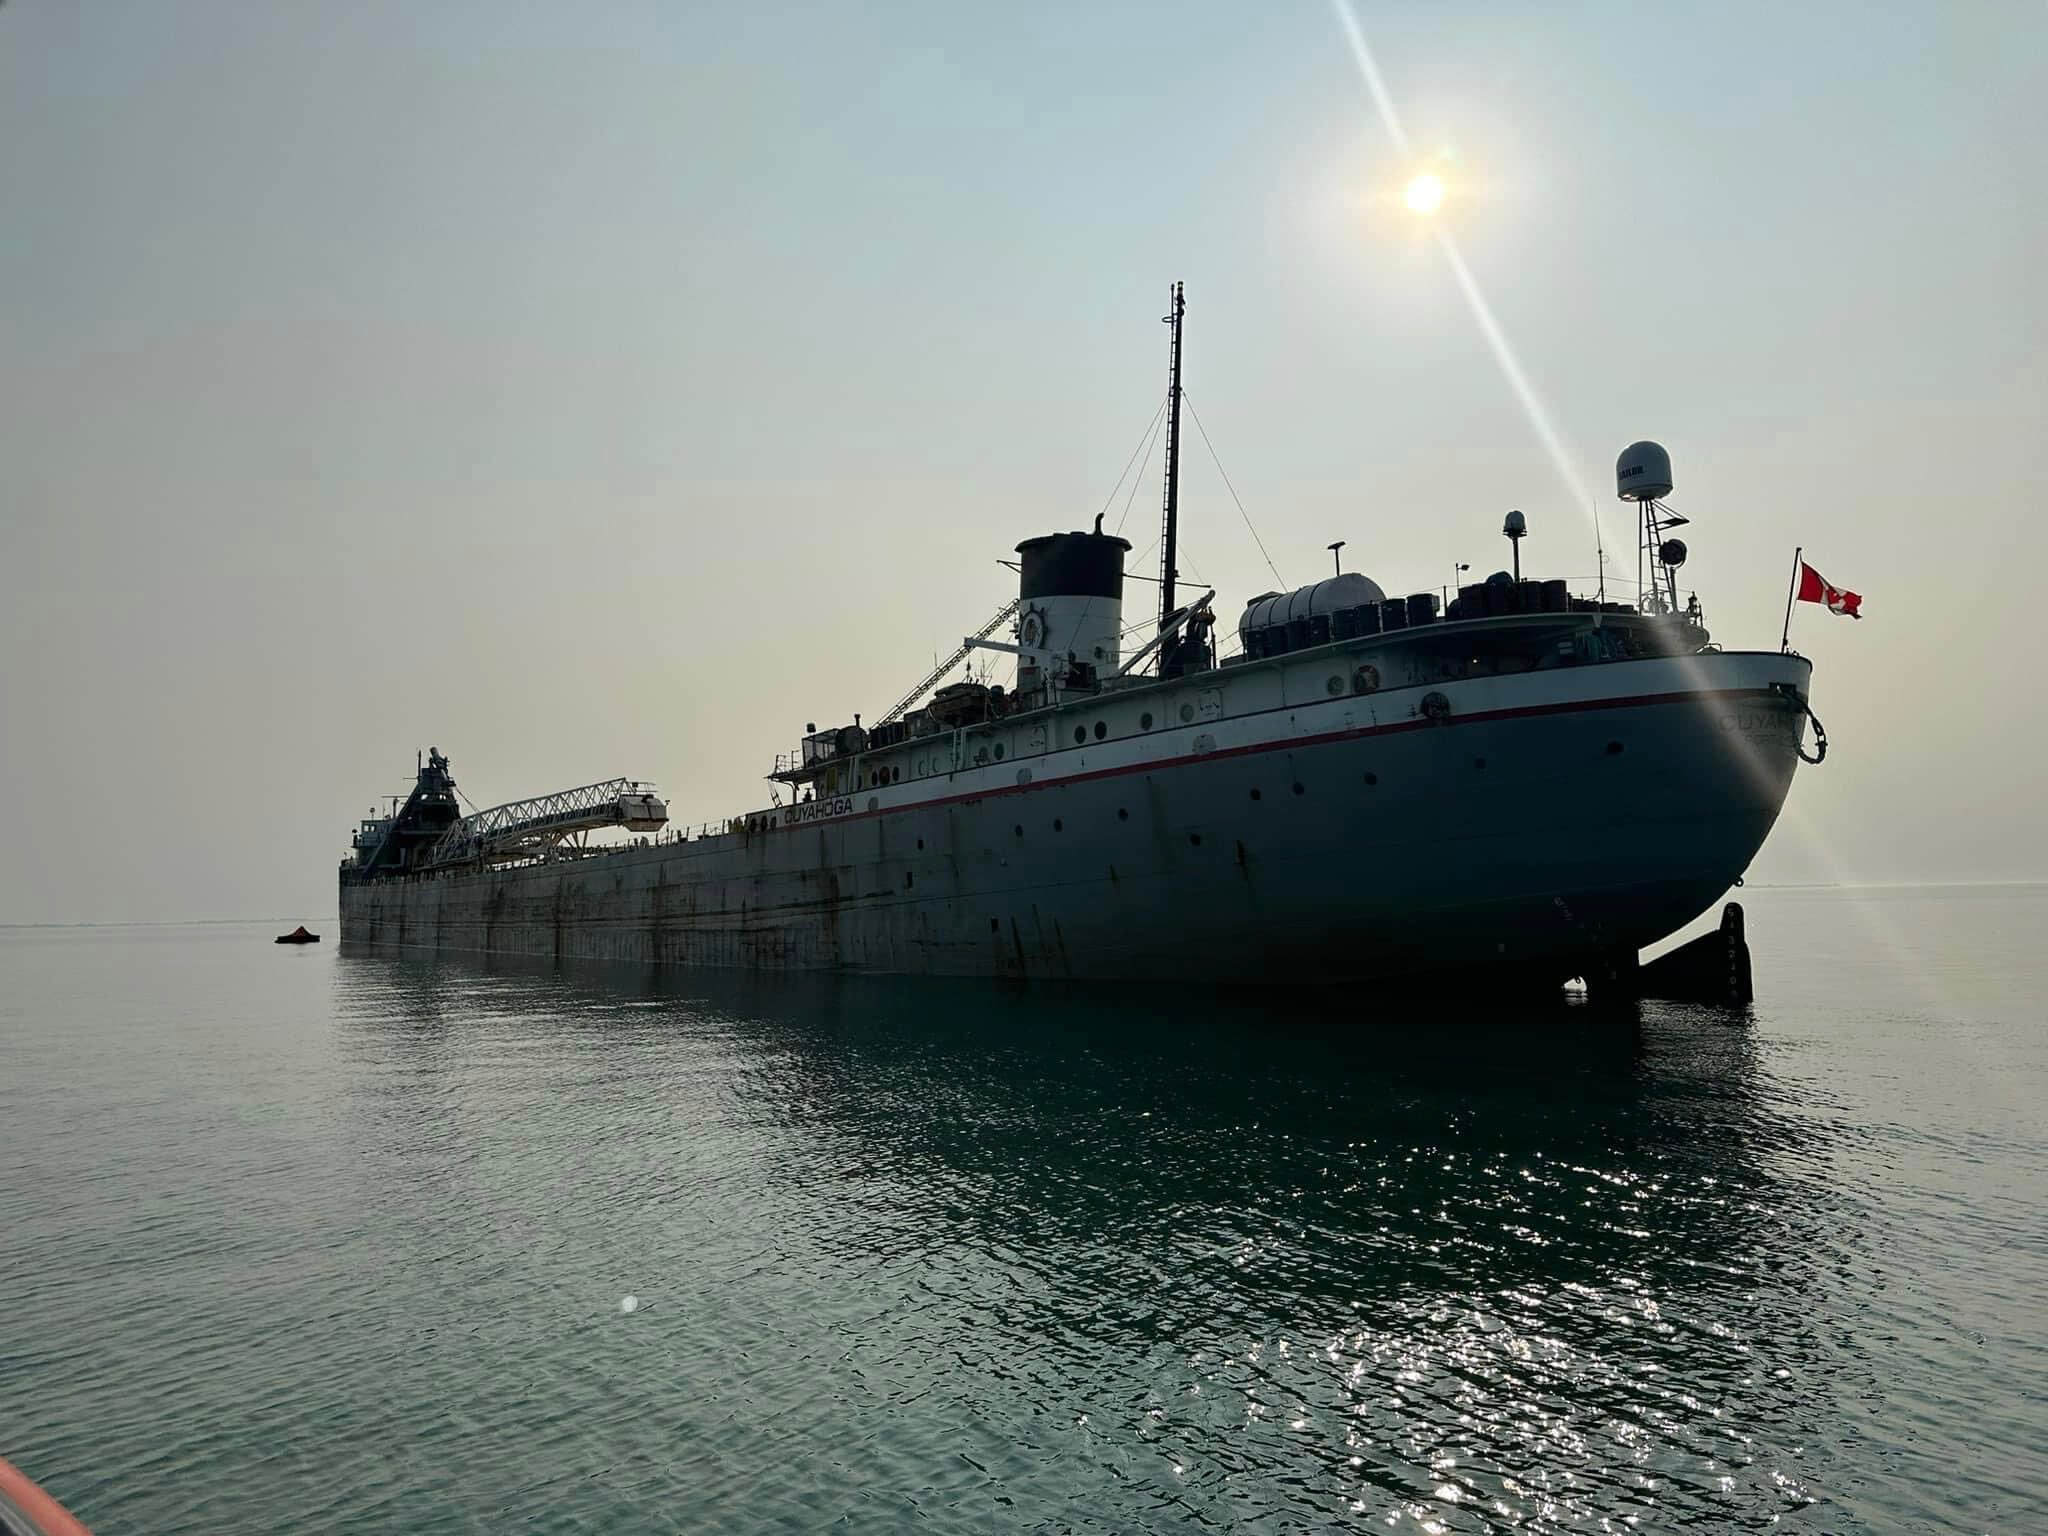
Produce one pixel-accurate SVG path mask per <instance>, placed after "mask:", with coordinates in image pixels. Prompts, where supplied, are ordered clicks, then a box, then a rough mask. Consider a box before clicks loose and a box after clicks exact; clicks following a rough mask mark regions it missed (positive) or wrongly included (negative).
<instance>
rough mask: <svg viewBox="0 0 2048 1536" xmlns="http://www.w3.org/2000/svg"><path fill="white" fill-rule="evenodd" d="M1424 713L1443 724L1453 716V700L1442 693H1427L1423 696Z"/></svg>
mask: <svg viewBox="0 0 2048 1536" xmlns="http://www.w3.org/2000/svg"><path fill="white" fill-rule="evenodd" d="M1422 713H1423V714H1424V715H1425V716H1426V717H1427V718H1429V719H1431V720H1434V721H1435V722H1436V723H1437V724H1438V725H1441V724H1443V723H1444V721H1446V720H1448V719H1450V718H1451V701H1450V700H1449V699H1447V698H1445V697H1444V696H1443V695H1442V694H1440V693H1435V692H1431V693H1425V694H1424V695H1423V696H1422Z"/></svg>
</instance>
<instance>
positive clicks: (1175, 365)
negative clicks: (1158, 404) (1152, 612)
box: [1159, 283, 1187, 630]
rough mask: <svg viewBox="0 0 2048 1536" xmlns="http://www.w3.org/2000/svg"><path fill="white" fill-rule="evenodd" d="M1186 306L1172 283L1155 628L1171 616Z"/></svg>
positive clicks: (1176, 573)
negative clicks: (1163, 512) (1182, 324)
mask: <svg viewBox="0 0 2048 1536" xmlns="http://www.w3.org/2000/svg"><path fill="white" fill-rule="evenodd" d="M1186 308H1187V305H1186V304H1185V303H1184V302H1183V301H1182V299H1181V285H1180V284H1179V283H1175V284H1174V285H1173V313H1171V314H1169V315H1167V316H1165V317H1164V319H1165V321H1166V323H1167V324H1168V325H1170V326H1172V327H1173V354H1172V360H1171V362H1170V364H1169V366H1168V368H1167V375H1166V527H1165V528H1164V529H1163V530H1161V532H1160V535H1159V627H1160V628H1161V629H1162V630H1163V629H1165V628H1166V621H1167V620H1168V619H1170V618H1172V617H1173V578H1174V577H1176V576H1178V575H1179V574H1180V572H1178V571H1177V570H1175V569H1174V565H1173V561H1174V553H1175V546H1176V544H1178V542H1179V532H1180V529H1179V523H1180V320H1181V314H1182V312H1183V311H1184V310H1186Z"/></svg>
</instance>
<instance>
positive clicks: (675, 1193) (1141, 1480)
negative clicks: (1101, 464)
mask: <svg viewBox="0 0 2048 1536" xmlns="http://www.w3.org/2000/svg"><path fill="white" fill-rule="evenodd" d="M339 976H340V978H341V979H340V982H339V985H340V987H341V989H342V996H341V998H340V1017H341V1021H342V1048H343V1050H344V1052H345V1053H347V1054H348V1055H349V1056H350V1057H352V1058H353V1061H352V1062H351V1063H350V1065H351V1066H352V1067H354V1068H357V1069H358V1070H352V1071H350V1072H348V1073H347V1074H346V1075H347V1077H348V1079H349V1081H350V1082H351V1083H353V1084H355V1085H357V1086H356V1088H355V1089H354V1090H353V1091H352V1094H351V1096H350V1098H349V1099H348V1100H347V1101H346V1102H344V1103H342V1104H341V1105H339V1106H338V1107H337V1113H340V1114H342V1115H344V1116H347V1117H349V1118H351V1119H352V1120H354V1121H355V1122H357V1123H356V1125H355V1126H354V1127H353V1134H355V1135H356V1136H358V1137H359V1138H360V1140H361V1142H362V1144H363V1145H364V1147H365V1148H366V1149H368V1152H369V1164H370V1166H371V1167H372V1168H373V1169H378V1170H381V1173H382V1174H383V1175H388V1177H385V1178H382V1179H381V1183H382V1185H383V1186H384V1187H383V1189H382V1192H381V1195H380V1198H383V1199H386V1200H390V1201H393V1202H394V1203H395V1204H396V1205H397V1207H398V1209H397V1211H396V1212H395V1213H394V1215H395V1218H396V1219H395V1220H394V1222H393V1230H394V1231H396V1232H399V1233H403V1234H405V1235H406V1236H405V1243H406V1244H407V1245H408V1246H409V1247H410V1248H411V1249H412V1251H409V1252H396V1253H393V1254H392V1255H391V1274H392V1276H393V1280H394V1283H405V1282H403V1281H402V1280H401V1277H404V1276H407V1275H418V1274H420V1273H427V1272H431V1273H434V1274H436V1275H437V1276H438V1277H439V1280H440V1283H443V1284H446V1285H448V1286H451V1287H459V1288H460V1290H461V1292H462V1298H463V1299H462V1302H461V1305H460V1308H459V1320H458V1318H457V1317H455V1316H451V1317H450V1319H449V1321H450V1324H451V1330H452V1331H451V1332H450V1334H449V1335H448V1336H447V1337H445V1338H441V1339H439V1340H437V1341H436V1340H432V1339H431V1338H430V1341H429V1343H428V1344H427V1346H426V1353H427V1356H428V1358H425V1359H417V1358H416V1359H413V1360H409V1361H404V1362H394V1364H393V1369H395V1370H397V1371H398V1372H399V1373H400V1374H401V1375H402V1376H417V1377H418V1379H417V1380H415V1381H412V1382H411V1383H410V1389H411V1390H412V1391H413V1392H414V1393H416V1399H415V1401H414V1402H413V1405H412V1409H409V1408H408V1402H407V1386H406V1385H404V1384H401V1385H399V1386H397V1387H396V1388H395V1389H394V1396H393V1402H392V1406H393V1409H394V1410H395V1411H399V1412H406V1411H413V1410H417V1411H420V1412H422V1413H427V1414H431V1412H432V1404H433V1400H434V1392H435V1381H436V1378H437V1376H438V1372H437V1371H436V1370H435V1368H434V1361H433V1359H432V1356H434V1355H435V1354H436V1353H437V1352H439V1351H441V1350H457V1351H460V1352H465V1353H468V1354H472V1355H473V1354H474V1352H476V1351H482V1352H483V1353H484V1354H486V1355H495V1356H496V1357H498V1358H497V1364H496V1366H495V1367H494V1371H493V1374H494V1375H495V1376H497V1377H499V1378H501V1379H502V1381H503V1383H504V1385H503V1386H502V1387H501V1388H498V1389H494V1390H493V1391H491V1392H490V1393H488V1394H486V1397H487V1402H485V1403H483V1404H481V1405H480V1406H479V1410H478V1411H479V1413H481V1414H482V1415H483V1422H484V1423H486V1424H488V1426H489V1431H488V1435H487V1436H483V1437H482V1438H485V1439H487V1440H488V1442H489V1444H491V1445H495V1446H498V1447H500V1448H502V1449H503V1452H504V1455H505V1457H506V1458H508V1463H507V1465H509V1462H511V1461H516V1462H517V1463H518V1465H519V1469H520V1471H519V1477H520V1485H521V1486H532V1485H534V1484H535V1483H536V1482H537V1481H538V1480H541V1479H543V1478H560V1479H562V1480H563V1485H573V1486H574V1489H575V1492H574V1495H573V1497H574V1498H575V1499H577V1500H585V1501H589V1504H588V1507H589V1511H590V1513H591V1514H592V1515H593V1516H602V1517H603V1518H608V1519H611V1520H613V1521H617V1520H621V1519H631V1518H637V1515H636V1512H637V1514H638V1515H646V1514H649V1513H651V1512H652V1511H655V1510H668V1511H686V1512H688V1515H689V1523H690V1524H691V1525H693V1526H695V1527H698V1528H714V1527H719V1528H727V1529H736V1530H750V1529H758V1528H765V1527H768V1526H771V1525H778V1524H783V1523H790V1524H802V1525H805V1526H813V1525H824V1524H826V1523H829V1522H830V1521H832V1520H834V1519H837V1518H839V1517H841V1516H842V1515H845V1516H849V1517H850V1518H851V1519H852V1521H853V1522H854V1523H855V1524H856V1525H865V1526H871V1527H873V1528H885V1527H889V1526H892V1525H895V1524H897V1523H899V1522H902V1521H907V1520H909V1519H912V1518H917V1517H919V1516H923V1517H929V1518H934V1519H937V1520H939V1521H940V1522H941V1525H942V1527H943V1528H949V1529H968V1528H986V1527H988V1526H992V1525H999V1526H1002V1527H1004V1528H1024V1527H1029V1528H1041V1527H1048V1528H1088V1529H1129V1528H1132V1527H1136V1526H1148V1525H1155V1524H1164V1523H1176V1522H1179V1521H1182V1520H1199V1521H1201V1522H1203V1523H1210V1524H1226V1525H1227V1524H1232V1523H1239V1524H1256V1525H1257V1526H1258V1528H1260V1529H1276V1530H1277V1529H1290V1530H1291V1529H1309V1528H1314V1529H1323V1528H1326V1527H1327V1526H1328V1525H1329V1524H1330V1523H1332V1522H1341V1523H1355V1522H1360V1521H1363V1520H1371V1521H1373V1522H1374V1523H1375V1524H1376V1525H1377V1524H1378V1523H1379V1522H1381V1521H1383V1520H1391V1521H1392V1522H1393V1523H1394V1524H1395V1525H1397V1526H1398V1527H1401V1528H1416V1529H1430V1528H1438V1529H1452V1530H1463V1529H1476V1528H1483V1527H1485V1526H1487V1525H1489V1524H1492V1523H1496V1522H1500V1523H1506V1522H1530V1523H1531V1528H1535V1529H1581V1528H1584V1529H1591V1528H1596V1527H1598V1526H1601V1525H1603V1524H1604V1523H1605V1522H1609V1521H1619V1520H1627V1519H1630V1518H1633V1517H1640V1518H1641V1519H1642V1520H1644V1521H1645V1522H1647V1523H1648V1524H1651V1525H1665V1524H1669V1523H1675V1522H1676V1521H1677V1520H1681V1519H1692V1520H1699V1519H1704V1520H1707V1521H1710V1522H1714V1523H1717V1524H1718V1523H1723V1522H1725V1523H1727V1524H1729V1525H1744V1526H1746V1525H1752V1524H1757V1525H1761V1524H1764V1523H1767V1522H1769V1521H1770V1520H1771V1519H1772V1518H1773V1517H1774V1516H1776V1515H1779V1514H1782V1513H1786V1512H1790V1511H1793V1510H1795V1509H1797V1508H1799V1507H1801V1506H1803V1505H1805V1504H1806V1503H1808V1502H1810V1495H1809V1493H1808V1491H1807V1485H1806V1481H1805V1479H1806V1477H1807V1475H1808V1473H1809V1471H1810V1468H1809V1466H1808V1465H1807V1464H1806V1463H1805V1462H1804V1461H1803V1460H1802V1447H1803V1446H1804V1444H1805V1442H1806V1441H1807V1440H1808V1439H1809V1437H1810V1436H1812V1435H1813V1434H1814V1431H1815V1422H1816V1421H1815V1416H1816V1415H1820V1414H1822V1413H1824V1412H1827V1411H1829V1410H1826V1409H1825V1408H1824V1407H1823V1405H1824V1404H1826V1403H1827V1402H1829V1401H1830V1400H1834V1399H1837V1398H1842V1397H1854V1396H1856V1395H1859V1394H1861V1393H1863V1392H1864V1391H1865V1390H1866V1388H1867V1385H1868V1383H1867V1381H1866V1379H1865V1376H1866V1373H1865V1371H1864V1369H1863V1367H1862V1366H1861V1364H1860V1363H1859V1358H1858V1357H1857V1356H1856V1355H1855V1353H1854V1351H1853V1350H1849V1349H1846V1348H1845V1347H1844V1346H1843V1345H1842V1344H1841V1343H1840V1342H1838V1341H1837V1340H1835V1339H1834V1338H1832V1337H1830V1336H1827V1335H1826V1334H1824V1331H1823V1329H1822V1327H1821V1326H1820V1325H1819V1324H1817V1323H1816V1322H1815V1321H1814V1318H1815V1317H1816V1315H1817V1309H1816V1307H1815V1305H1814V1297H1813V1294H1812V1293H1813V1291H1814V1289H1815V1287H1816V1285H1817V1284H1819V1283H1820V1277H1821V1275H1822V1271H1823V1270H1824V1268H1825V1264H1826V1257H1825V1256H1826V1253H1827V1251H1828V1242H1827V1241H1826V1239H1825V1234H1823V1233H1821V1232H1820V1231H1818V1230H1817V1227H1818V1225H1819V1224H1820V1223H1822V1222H1824V1221H1825V1220H1826V1215H1825V1212H1826V1210H1827V1208H1828V1207H1829V1205H1830V1203H1831V1198H1832V1197H1831V1195H1830V1191H1829V1174H1830V1159H1831V1155H1832V1154H1831V1138H1832V1137H1833V1136H1834V1135H1836V1134H1837V1133H1836V1132H1835V1131H1833V1130H1831V1129H1829V1128H1828V1127H1827V1126H1826V1125H1824V1124H1823V1123H1822V1122H1821V1121H1820V1120H1818V1119H1809V1118H1807V1117H1805V1116H1803V1115H1802V1114H1801V1113H1800V1112H1799V1109H1798V1107H1797V1106H1794V1105H1791V1104H1788V1103H1786V1102H1784V1101H1783V1098H1782V1096H1780V1095H1779V1094H1778V1093H1777V1092H1776V1091H1775V1090H1774V1086H1773V1084H1772V1082H1771V1080H1770V1078H1769V1075H1768V1074H1767V1073H1766V1072H1764V1071H1763V1070H1762V1069H1761V1068H1760V1066H1759V1065H1758V1063H1757V1062H1756V1060H1755V1059H1754V1056H1753V1042H1752V1036H1751V1033H1750V1032H1749V1031H1748V1030H1746V1029H1744V1028H1743V1027H1741V1026H1740V1024H1739V1023H1736V1022H1732V1021H1731V1020H1730V1019H1729V1017H1728V1016H1727V1015H1725V1014H1721V1013H1716V1012H1711V1011H1706V1010H1701V1011H1697V1012H1695V1011H1692V1010H1688V1009H1685V1008H1680V1007H1675V1006H1665V1005H1657V1004H1644V1005H1642V1011H1641V1012H1640V1013H1638V1014H1631V1015H1628V1016H1626V1017H1625V1018H1623V1019H1621V1020H1619V1021H1617V1020H1616V1019H1615V1018H1614V1017H1612V1016H1608V1015H1603V1014H1599V1013H1596V1012H1594V1011H1592V1010H1588V1009H1576V1008H1570V1007H1559V1008H1557V1009H1555V1010H1554V1011H1552V1012H1549V1013H1546V1014H1544V1015H1542V1016H1541V1017H1537V1016H1534V1015H1530V1014H1516V1015H1513V1016H1493V1017H1487V1018H1466V1019H1456V1018H1452V1017H1446V1016H1444V1015H1443V1014H1442V1013H1441V1012H1426V1013H1425V1012H1420V1011H1418V1012H1416V1013H1415V1014H1413V1015H1412V1016H1407V1017H1399V1018H1390V1019H1388V1020H1386V1021H1385V1023H1384V1025H1383V1026H1382V1027H1380V1028H1378V1029H1375V1030H1373V1031H1370V1032H1367V1033H1362V1034H1361V1033H1359V1032H1358V1030H1357V1028H1356V1026H1355V1025H1348V1026H1345V1027H1341V1028H1340V1027H1337V1026H1335V1025H1334V1024H1332V1025H1329V1026H1327V1027H1326V1026H1325V1023H1324V1021H1323V1020H1322V1019H1321V1018H1320V1017H1319V1015H1318V1005H1317V1004H1315V1003H1314V1001H1313V1000H1312V999H1301V998H1289V999H1286V1000H1284V1002H1283V1003H1281V1004H1276V1005H1274V1006H1272V1007H1270V1008H1268V1007H1264V1006H1260V1005H1256V1004H1251V1003H1244V1002H1225V1003H1215V1002H1212V1001H1209V1000H1206V999H1204V998H1203V997H1201V996H1200V995H1197V994H1194V993H1189V994H1188V995H1184V996H1177V995H1174V994H1172V993H1170V992H1164V991H1162V990H1160V989H1153V990H1152V991H1151V993H1150V994H1149V1000H1148V999H1147V997H1145V996H1142V995H1133V996H1129V997H1123V998H1117V997H1113V996H1105V995H1104V994H1103V993H1101V992H1099V991H1097V992H1094V993H1091V994H1086V995H1076V996H1065V995H1060V994H1057V993H1047V992H1043V991H1034V992H1030V993H1022V994H1014V995H997V994H992V993H991V992H990V990H989V989H988V988H987V987H986V986H985V985H981V984H974V983H967V984H960V985H954V984H950V983H943V982H889V981H877V980H852V981H849V980H838V981H834V980H830V979H824V978H817V979H808V980H806V979H782V980H759V979H756V980H748V979H745V978H709V979H708V978H706V977H705V976H704V975H703V974H701V973H697V974H674V973H664V972H658V971H657V972H650V971H647V970H645V969H643V968H639V967H630V968H625V969H620V970H615V971H614V970H606V969H604V968H600V967H597V966H585V967H576V968H570V969H565V970H560V971H557V970H554V969H551V968H539V967H535V968H521V967H519V966H518V965H517V964H516V963H506V962H495V963H489V964H486V963H484V962H474V963H462V962H451V961H449V960H447V959H445V958H443V959H441V960H438V961H433V960H424V959H415V958H391V957H387V956H382V955H361V954H356V955H350V956H348V957H346V958H344V960H343V963H342V964H341V966H340V968H339ZM451 1266H452V1267H451ZM628 1293H632V1294H637V1295H638V1296H639V1297H640V1298H641V1299H642V1307H643V1309H644V1310H643V1311H642V1312H641V1313H640V1314H639V1315H637V1316H634V1317H631V1318H620V1317H618V1316H616V1313H617V1308H618V1298H619V1297H620V1296H621V1295H625V1294H628ZM420 1304H421V1305H424V1306H427V1307H428V1308H429V1309H430V1310H431V1309H432V1308H433V1307H434V1306H435V1305H436V1303H434V1302H430V1301H421V1303H420ZM565 1311H568V1312H571V1313H574V1314H576V1315H577V1316H578V1317H579V1318H581V1319H586V1320H587V1321H580V1322H578V1323H577V1324H576V1325H575V1326H574V1327H573V1328H570V1329H567V1330H565V1328H564V1325H563V1324H562V1323H561V1321H560V1319H561V1316H562V1314H563V1313H564V1312H565ZM607 1314H611V1315H609V1316H607ZM429 1335H431V1330H429ZM474 1363H475V1362H474V1361H473V1360H472V1361H471V1368H472V1369H473V1366H474ZM569 1426H582V1427H583V1430H584V1431H587V1432H588V1433H589V1434H591V1435H594V1436H596V1437H598V1438H600V1439H601V1441H602V1452H603V1454H602V1456H601V1457H600V1458H599V1461H598V1462H596V1463H593V1462H592V1460H591V1455H592V1454H593V1453H592V1449H591V1447H589V1446H587V1445H583V1444H580V1443H578V1440H577V1431H573V1430H572V1429H571V1428H569ZM450 1460H451V1463H459V1465H456V1466H455V1469H454V1470H453V1471H452V1472H451V1473H450V1474H449V1475H450V1476H451V1477H453V1478H454V1479H456V1481H457V1482H458V1483H459V1484H462V1485H463V1486H459V1487H450V1488H448V1489H446V1490H444V1491H443V1492H444V1495H445V1496H446V1497H447V1498H448V1499H449V1500H450V1501H451V1504H452V1505H453V1506H455V1507H462V1508H467V1509H469V1510H471V1511H472V1512H474V1511H478V1510H483V1509H489V1508H495V1507H497V1505H498V1503H499V1502H500V1495H499V1493H497V1492H493V1491H491V1490H492V1489H493V1488H494V1486H495V1487H497V1488H499V1489H500V1490H502V1486H503V1485H502V1484H496V1483H494V1479H497V1478H500V1477H501V1476H503V1475H505V1473H506V1465H501V1464H498V1463H496V1462H494V1460H493V1458H492V1457H491V1456H490V1455H488V1454H477V1455H472V1454H470V1451H469V1449H468V1448H466V1447H465V1448H464V1449H463V1451H462V1453H461V1455H460V1456H452V1457H451V1458H450ZM593 1465H601V1466H603V1467H606V1468H609V1469H610V1470H609V1471H608V1472H606V1473H604V1474H603V1475H602V1476H601V1477H599V1478H597V1480H596V1481H595V1482H594V1483H593V1482H592V1481H591V1480H590V1479H591V1476H592V1474H591V1473H590V1472H589V1470H588V1469H589V1468H590V1467H591V1466H593ZM472 1482H473V1483H474V1487H470V1486H468V1484H470V1483H472ZM558 1486H559V1485H558ZM568 1496H569V1495H566V1494H565V1497H568ZM577 1507H579V1508H580V1507H582V1506H581V1505H578V1506H577ZM605 1511H609V1514H608V1515H605V1514H604V1512H605ZM1417 1522H1420V1524H1417Z"/></svg>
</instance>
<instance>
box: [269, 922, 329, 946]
mask: <svg viewBox="0 0 2048 1536" xmlns="http://www.w3.org/2000/svg"><path fill="white" fill-rule="evenodd" d="M271 942H272V943H276V944H318V943H319V942H320V935H319V934H317V933H308V932H306V925H305V924H304V923H301V924H299V926H298V927H296V928H294V929H293V930H292V931H291V932H290V933H280V934H279V935H278V936H277V937H276V938H275V939H274V940H272V941H271Z"/></svg>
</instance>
